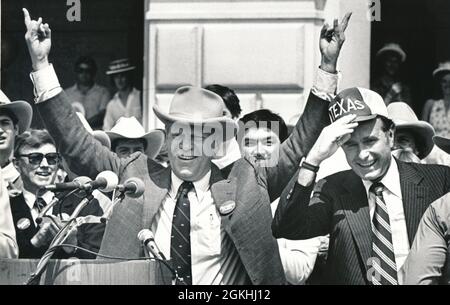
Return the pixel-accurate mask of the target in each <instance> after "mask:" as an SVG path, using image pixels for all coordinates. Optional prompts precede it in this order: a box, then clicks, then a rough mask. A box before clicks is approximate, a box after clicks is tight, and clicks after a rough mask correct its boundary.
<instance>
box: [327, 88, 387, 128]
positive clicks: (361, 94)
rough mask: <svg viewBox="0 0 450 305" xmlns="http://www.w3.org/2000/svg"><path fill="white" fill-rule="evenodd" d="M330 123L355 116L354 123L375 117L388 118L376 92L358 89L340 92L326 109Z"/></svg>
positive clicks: (384, 106) (381, 100)
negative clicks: (348, 116)
mask: <svg viewBox="0 0 450 305" xmlns="http://www.w3.org/2000/svg"><path fill="white" fill-rule="evenodd" d="M328 114H329V116H330V120H331V122H334V121H336V120H338V119H339V118H341V117H343V116H345V115H348V114H356V118H355V120H354V121H355V122H361V121H368V120H372V119H374V118H376V117H377V116H384V117H386V118H389V115H388V111H387V108H386V105H385V104H384V101H383V98H382V97H381V96H380V95H379V94H378V93H376V92H374V91H372V90H369V89H365V88H359V87H353V88H348V89H345V90H342V91H341V92H339V93H338V95H336V97H335V98H334V100H333V101H332V102H331V104H330V106H329V107H328Z"/></svg>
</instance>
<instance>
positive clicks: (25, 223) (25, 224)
mask: <svg viewBox="0 0 450 305" xmlns="http://www.w3.org/2000/svg"><path fill="white" fill-rule="evenodd" d="M30 225H31V221H30V220H29V219H28V218H20V219H19V220H18V221H17V224H16V226H17V229H19V230H26V229H28V228H29V227H30Z"/></svg>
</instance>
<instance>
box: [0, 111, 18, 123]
mask: <svg viewBox="0 0 450 305" xmlns="http://www.w3.org/2000/svg"><path fill="white" fill-rule="evenodd" d="M0 114H1V115H6V116H8V117H9V118H10V119H11V120H12V122H13V125H14V126H16V125H17V124H18V123H19V119H18V118H17V117H16V115H15V114H14V112H12V111H11V110H9V109H0Z"/></svg>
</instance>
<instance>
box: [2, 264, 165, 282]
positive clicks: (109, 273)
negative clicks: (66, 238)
mask: <svg viewBox="0 0 450 305" xmlns="http://www.w3.org/2000/svg"><path fill="white" fill-rule="evenodd" d="M38 262H39V261H38V260H34V259H33V260H31V259H0V285H22V284H24V283H25V282H26V281H27V279H28V278H29V276H30V274H31V273H32V272H34V270H35V269H36V266H37V264H38ZM171 283H172V274H171V272H170V271H169V269H168V268H167V267H166V266H165V265H164V264H163V263H161V262H158V261H154V260H136V261H126V262H124V261H114V260H79V259H68V260H50V262H49V264H48V266H47V269H46V270H45V272H44V273H43V275H42V277H41V281H40V284H41V285H171Z"/></svg>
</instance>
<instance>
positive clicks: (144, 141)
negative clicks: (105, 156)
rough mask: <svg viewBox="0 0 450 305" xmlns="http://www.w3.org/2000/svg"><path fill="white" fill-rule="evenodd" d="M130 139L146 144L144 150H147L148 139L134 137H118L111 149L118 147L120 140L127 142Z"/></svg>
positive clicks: (112, 143)
mask: <svg viewBox="0 0 450 305" xmlns="http://www.w3.org/2000/svg"><path fill="white" fill-rule="evenodd" d="M130 140H139V141H140V142H141V143H142V144H144V151H145V150H147V145H148V143H147V141H146V140H145V139H143V138H138V139H132V138H118V139H115V140H114V141H112V142H111V151H115V150H116V148H117V145H119V143H120V142H126V141H130Z"/></svg>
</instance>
